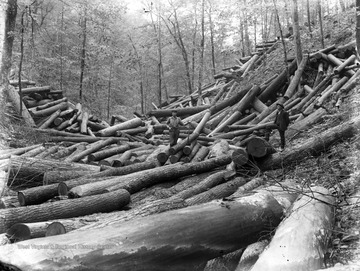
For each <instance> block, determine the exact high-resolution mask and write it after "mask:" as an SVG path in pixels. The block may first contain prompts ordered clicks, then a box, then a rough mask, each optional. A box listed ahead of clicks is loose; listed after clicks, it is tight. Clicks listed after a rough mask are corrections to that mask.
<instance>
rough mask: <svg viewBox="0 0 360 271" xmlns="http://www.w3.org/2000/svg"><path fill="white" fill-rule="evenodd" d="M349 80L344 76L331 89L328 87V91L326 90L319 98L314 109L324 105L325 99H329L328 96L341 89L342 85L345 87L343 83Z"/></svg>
mask: <svg viewBox="0 0 360 271" xmlns="http://www.w3.org/2000/svg"><path fill="white" fill-rule="evenodd" d="M348 80H349V78H348V77H346V76H344V77H343V78H341V79H340V80H339V81H338V82H337V83H336V84H334V85H333V86H332V87H330V89H329V90H327V91H326V92H325V93H323V94H322V95H321V97H320V98H319V99H318V100H317V102H316V107H320V106H322V105H323V104H324V102H325V101H326V99H328V98H329V97H330V95H331V94H332V93H335V92H337V91H338V90H339V89H341V87H342V86H343V85H345V83H346V82H347V81H348Z"/></svg>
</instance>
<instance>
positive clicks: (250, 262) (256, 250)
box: [235, 240, 269, 271]
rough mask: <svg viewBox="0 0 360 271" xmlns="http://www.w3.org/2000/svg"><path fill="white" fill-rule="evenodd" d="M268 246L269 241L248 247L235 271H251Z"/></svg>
mask: <svg viewBox="0 0 360 271" xmlns="http://www.w3.org/2000/svg"><path fill="white" fill-rule="evenodd" d="M268 244H269V241H268V240H262V241H259V242H256V243H253V244H251V245H249V246H247V247H246V248H245V250H244V252H243V254H242V255H241V258H240V261H239V263H238V265H237V267H236V269H235V271H250V270H251V268H252V267H253V266H254V264H255V263H256V261H257V260H258V259H259V255H260V254H261V253H262V252H263V251H264V249H265V247H266V246H267V245H268Z"/></svg>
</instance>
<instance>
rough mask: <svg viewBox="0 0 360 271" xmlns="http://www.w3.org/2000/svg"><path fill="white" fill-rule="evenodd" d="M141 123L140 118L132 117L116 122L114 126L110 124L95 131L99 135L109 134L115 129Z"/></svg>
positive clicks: (136, 125) (127, 127)
mask: <svg viewBox="0 0 360 271" xmlns="http://www.w3.org/2000/svg"><path fill="white" fill-rule="evenodd" d="M142 124H143V121H142V120H141V119H140V118H133V119H131V120H128V121H125V122H122V123H119V124H116V125H114V126H110V127H108V128H105V129H102V130H100V131H98V132H97V133H98V134H99V135H100V136H103V137H104V136H111V135H113V134H115V133H116V132H117V131H120V130H125V129H130V128H135V127H138V126H140V125H142Z"/></svg>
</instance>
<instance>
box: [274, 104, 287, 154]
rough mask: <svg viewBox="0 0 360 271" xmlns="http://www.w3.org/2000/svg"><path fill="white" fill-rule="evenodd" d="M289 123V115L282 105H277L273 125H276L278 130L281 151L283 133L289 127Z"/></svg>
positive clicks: (283, 139) (283, 143) (283, 141)
mask: <svg viewBox="0 0 360 271" xmlns="http://www.w3.org/2000/svg"><path fill="white" fill-rule="evenodd" d="M289 123H290V119H289V113H288V112H287V111H285V109H284V105H283V104H281V103H278V104H277V112H276V117H275V121H274V124H276V125H277V129H278V130H279V134H280V140H281V150H282V151H283V150H284V148H285V131H286V129H287V127H288V126H289Z"/></svg>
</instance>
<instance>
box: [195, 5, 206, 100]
mask: <svg viewBox="0 0 360 271" xmlns="http://www.w3.org/2000/svg"><path fill="white" fill-rule="evenodd" d="M204 50H205V0H202V2H201V41H200V59H199V80H198V102H197V103H198V105H200V104H201V97H202V86H201V84H202V80H203V69H204Z"/></svg>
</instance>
